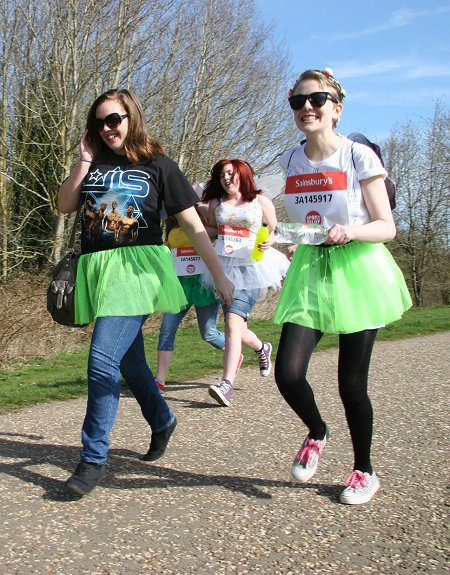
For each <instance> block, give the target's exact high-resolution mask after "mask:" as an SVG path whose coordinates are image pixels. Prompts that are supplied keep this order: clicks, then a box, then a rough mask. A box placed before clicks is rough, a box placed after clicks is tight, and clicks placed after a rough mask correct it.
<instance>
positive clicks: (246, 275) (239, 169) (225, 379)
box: [202, 159, 289, 407]
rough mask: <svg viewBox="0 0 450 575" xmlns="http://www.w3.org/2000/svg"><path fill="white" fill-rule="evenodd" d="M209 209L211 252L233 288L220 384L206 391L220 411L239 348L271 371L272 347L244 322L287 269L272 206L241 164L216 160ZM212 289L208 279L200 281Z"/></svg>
mask: <svg viewBox="0 0 450 575" xmlns="http://www.w3.org/2000/svg"><path fill="white" fill-rule="evenodd" d="M202 199H203V201H204V202H207V203H208V204H209V215H208V225H209V226H211V227H213V228H216V230H217V234H218V240H217V242H216V244H215V249H216V252H217V253H218V255H219V259H220V261H221V263H222V265H223V268H224V270H225V273H226V275H227V276H228V278H229V279H230V281H231V282H232V283H233V284H234V286H235V292H234V298H233V302H232V304H231V305H229V304H225V305H224V306H223V312H224V316H225V342H226V343H225V355H224V366H223V373H222V378H221V381H220V383H219V384H218V385H211V386H210V387H209V395H210V396H211V397H212V398H213V399H214V400H215V401H217V403H219V404H220V405H223V406H225V407H228V406H229V405H230V404H231V396H232V393H233V384H234V379H235V377H236V373H237V370H238V367H239V362H240V361H241V357H242V354H241V348H242V345H245V346H246V347H249V348H250V349H252V350H253V351H254V352H255V353H256V354H257V356H258V363H259V372H260V374H261V376H262V377H267V376H268V375H269V374H270V372H271V369H272V362H271V353H272V345H271V344H270V343H269V342H265V341H262V340H261V339H260V338H259V337H258V336H257V335H256V334H255V333H254V332H253V331H251V330H250V329H249V327H248V323H247V322H248V318H249V316H250V313H251V311H252V309H253V307H254V306H255V304H256V302H257V301H259V300H261V299H263V298H264V297H265V295H266V293H267V289H268V288H272V289H274V290H278V289H279V288H280V287H281V281H282V278H283V277H284V275H285V274H286V271H287V269H288V267H289V261H288V259H287V258H286V257H285V256H284V255H283V254H282V253H281V252H279V251H277V250H275V249H274V248H272V247H271V246H272V245H273V244H274V242H275V240H274V233H273V232H274V229H275V225H276V223H277V219H276V214H275V208H274V205H273V204H272V202H271V201H270V200H269V199H268V198H266V197H265V196H264V195H262V193H261V191H260V190H258V189H257V186H256V184H255V180H254V174H253V170H252V168H251V167H250V165H249V164H248V163H247V162H244V161H242V160H238V159H235V160H226V159H224V160H220V161H219V162H217V163H216V164H215V165H214V166H213V168H212V170H211V178H210V180H209V181H208V182H207V183H206V186H205V191H204V193H203V197H202ZM263 222H264V223H266V224H267V225H268V228H269V231H270V235H269V239H268V240H267V241H265V242H263V243H261V244H259V249H260V250H262V251H263V252H264V256H263V258H262V260H261V261H254V260H252V259H251V253H252V250H253V247H254V244H255V238H256V233H257V231H258V230H259V228H260V227H261V225H262V223H263ZM204 282H205V284H206V285H212V278H211V276H210V274H208V273H206V274H205V276H204Z"/></svg>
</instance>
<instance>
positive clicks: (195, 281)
mask: <svg viewBox="0 0 450 575" xmlns="http://www.w3.org/2000/svg"><path fill="white" fill-rule="evenodd" d="M178 279H179V280H180V284H181V285H182V286H183V290H184V295H185V296H186V299H187V301H188V305H189V306H191V305H193V306H195V307H206V306H207V305H211V304H213V303H216V302H217V301H218V299H217V297H216V294H215V293H214V292H213V291H212V290H211V289H209V288H208V287H205V286H204V285H203V283H202V276H201V275H195V276H178Z"/></svg>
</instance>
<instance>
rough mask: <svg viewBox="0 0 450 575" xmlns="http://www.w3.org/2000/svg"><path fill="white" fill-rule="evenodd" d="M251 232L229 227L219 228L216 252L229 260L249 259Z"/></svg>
mask: <svg viewBox="0 0 450 575" xmlns="http://www.w3.org/2000/svg"><path fill="white" fill-rule="evenodd" d="M251 248H253V246H250V230H249V229H248V228H237V227H233V226H229V225H220V226H219V227H218V237H217V242H216V252H217V253H218V254H219V255H220V256H227V257H229V258H240V259H245V260H247V259H249V257H250V254H251V251H250V250H251Z"/></svg>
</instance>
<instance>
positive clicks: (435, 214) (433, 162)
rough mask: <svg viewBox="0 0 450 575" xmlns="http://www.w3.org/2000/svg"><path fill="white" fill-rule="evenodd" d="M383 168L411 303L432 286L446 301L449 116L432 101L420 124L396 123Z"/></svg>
mask: <svg viewBox="0 0 450 575" xmlns="http://www.w3.org/2000/svg"><path fill="white" fill-rule="evenodd" d="M386 150H387V151H388V166H389V168H390V171H391V173H392V175H393V177H394V179H395V180H396V183H397V188H398V200H397V209H396V219H397V227H398V238H397V241H396V245H397V252H396V253H397V255H398V256H399V257H400V260H401V263H402V265H403V269H405V271H406V274H407V277H408V280H409V284H410V287H411V290H412V293H413V298H414V303H415V305H416V306H423V305H424V303H425V301H424V296H425V293H426V292H427V291H430V290H431V287H432V286H431V284H432V283H434V284H436V281H438V282H439V284H440V285H439V286H436V285H435V286H434V287H438V290H439V291H440V293H441V296H442V299H443V300H444V302H445V301H446V300H447V301H448V258H449V219H448V217H449V208H450V204H449V176H450V114H449V112H448V111H446V110H445V108H444V105H443V103H442V102H440V101H438V102H437V103H436V108H435V113H434V116H433V118H430V119H426V120H423V125H422V126H421V127H420V126H415V125H412V124H411V123H407V124H405V125H403V126H400V127H398V128H397V129H396V130H395V131H394V132H393V133H392V135H391V137H390V139H389V141H388V142H387V146H386Z"/></svg>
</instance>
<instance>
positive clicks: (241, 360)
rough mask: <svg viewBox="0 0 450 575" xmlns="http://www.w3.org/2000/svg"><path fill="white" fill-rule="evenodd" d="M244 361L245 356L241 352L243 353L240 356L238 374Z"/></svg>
mask: <svg viewBox="0 0 450 575" xmlns="http://www.w3.org/2000/svg"><path fill="white" fill-rule="evenodd" d="M243 361H244V356H243V355H242V353H241V355H240V356H239V362H238V364H237V368H236V375H237V374H238V373H239V370H240V369H241V365H242V362H243Z"/></svg>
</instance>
